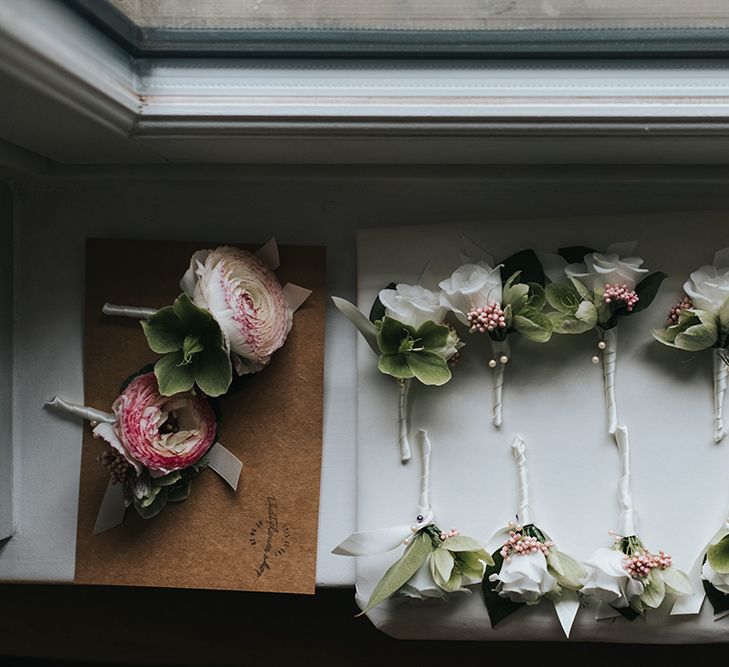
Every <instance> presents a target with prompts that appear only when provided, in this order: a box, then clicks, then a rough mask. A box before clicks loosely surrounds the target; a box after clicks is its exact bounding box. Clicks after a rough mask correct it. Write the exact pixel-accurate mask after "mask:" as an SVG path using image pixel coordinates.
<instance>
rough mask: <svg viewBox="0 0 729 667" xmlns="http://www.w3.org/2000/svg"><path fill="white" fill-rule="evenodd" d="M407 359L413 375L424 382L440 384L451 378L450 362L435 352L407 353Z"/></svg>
mask: <svg viewBox="0 0 729 667" xmlns="http://www.w3.org/2000/svg"><path fill="white" fill-rule="evenodd" d="M405 360H406V362H407V365H408V366H409V367H410V370H411V371H412V373H413V375H414V376H415V377H416V378H417V379H418V380H420V382H422V383H423V384H427V385H435V386H440V385H442V384H445V383H446V382H448V380H450V379H451V369H450V368H448V363H447V362H446V360H445V359H443V357H441V356H439V355H437V354H436V353H435V352H430V351H428V350H423V351H422V352H411V353H410V354H408V355H405Z"/></svg>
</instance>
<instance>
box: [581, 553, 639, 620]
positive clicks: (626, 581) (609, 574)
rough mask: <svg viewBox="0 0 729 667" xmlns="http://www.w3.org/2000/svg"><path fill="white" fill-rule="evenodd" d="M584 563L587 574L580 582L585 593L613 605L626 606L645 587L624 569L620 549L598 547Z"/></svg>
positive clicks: (623, 557) (623, 556)
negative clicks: (586, 567)
mask: <svg viewBox="0 0 729 667" xmlns="http://www.w3.org/2000/svg"><path fill="white" fill-rule="evenodd" d="M585 565H587V566H588V574H587V576H586V577H585V578H584V579H582V580H581V582H580V583H582V584H583V588H582V592H583V593H584V594H585V595H593V596H595V597H596V598H597V599H598V600H601V601H602V602H605V603H607V604H610V605H612V606H613V607H627V606H628V605H629V604H630V601H631V600H633V599H634V598H636V597H639V596H640V595H642V593H643V589H644V588H645V587H644V585H643V584H642V583H641V582H640V581H638V580H637V579H634V578H633V577H631V576H630V575H629V574H628V572H627V571H626V569H625V554H623V552H622V551H616V550H615V549H608V548H602V549H598V550H597V551H595V553H593V554H592V556H590V558H589V560H587V561H585Z"/></svg>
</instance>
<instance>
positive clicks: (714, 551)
mask: <svg viewBox="0 0 729 667" xmlns="http://www.w3.org/2000/svg"><path fill="white" fill-rule="evenodd" d="M706 558H707V560H708V561H709V565H711V567H713V568H714V571H715V572H718V573H719V574H729V535H725V536H724V537H722V538H721V539H720V540H719V541H718V542H717V543H716V544H712V545H711V546H710V547H709V548H708V549H707V551H706Z"/></svg>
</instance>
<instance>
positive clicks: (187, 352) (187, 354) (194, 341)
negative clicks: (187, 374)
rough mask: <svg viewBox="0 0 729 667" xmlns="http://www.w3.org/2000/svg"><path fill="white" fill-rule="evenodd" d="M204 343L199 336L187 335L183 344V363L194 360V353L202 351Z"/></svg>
mask: <svg viewBox="0 0 729 667" xmlns="http://www.w3.org/2000/svg"><path fill="white" fill-rule="evenodd" d="M202 350H203V344H202V341H201V340H200V339H199V338H198V337H197V336H185V342H184V343H183V344H182V363H183V365H187V364H189V363H190V362H191V361H192V355H194V354H197V353H198V352H202Z"/></svg>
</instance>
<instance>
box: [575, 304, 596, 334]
mask: <svg viewBox="0 0 729 667" xmlns="http://www.w3.org/2000/svg"><path fill="white" fill-rule="evenodd" d="M575 317H576V318H577V319H578V320H579V321H580V322H582V323H583V324H584V325H585V326H588V327H590V329H592V328H593V327H594V326H595V325H596V324H597V308H595V306H593V305H592V304H591V303H590V302H589V301H583V302H582V303H581V304H580V305H579V307H578V308H577V312H576V313H575Z"/></svg>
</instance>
